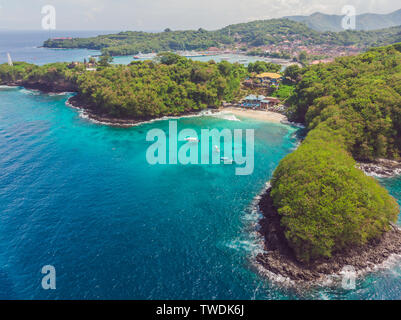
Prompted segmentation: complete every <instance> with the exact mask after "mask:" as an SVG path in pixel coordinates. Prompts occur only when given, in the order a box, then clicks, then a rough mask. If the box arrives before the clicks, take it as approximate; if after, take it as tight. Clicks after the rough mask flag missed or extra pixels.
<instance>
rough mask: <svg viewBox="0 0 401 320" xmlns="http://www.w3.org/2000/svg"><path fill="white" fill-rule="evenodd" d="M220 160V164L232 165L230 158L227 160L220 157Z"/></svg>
mask: <svg viewBox="0 0 401 320" xmlns="http://www.w3.org/2000/svg"><path fill="white" fill-rule="evenodd" d="M220 160H221V161H222V162H224V163H225V164H232V163H233V160H232V159H230V158H227V157H221V158H220Z"/></svg>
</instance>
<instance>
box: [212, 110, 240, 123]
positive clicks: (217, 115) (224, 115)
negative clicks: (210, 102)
mask: <svg viewBox="0 0 401 320" xmlns="http://www.w3.org/2000/svg"><path fill="white" fill-rule="evenodd" d="M211 115H212V116H213V117H215V118H220V119H224V120H228V121H241V120H240V119H238V118H237V117H236V116H235V115H234V114H232V113H229V112H224V111H221V112H216V113H213V114H211Z"/></svg>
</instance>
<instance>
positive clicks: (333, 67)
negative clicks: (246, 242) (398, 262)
mask: <svg viewBox="0 0 401 320" xmlns="http://www.w3.org/2000/svg"><path fill="white" fill-rule="evenodd" d="M293 71H295V72H296V71H297V70H293ZM293 77H296V78H298V79H299V82H298V84H297V86H296V89H295V93H294V95H293V96H292V98H291V103H292V106H291V109H290V117H291V120H293V121H298V122H303V123H305V124H306V126H307V129H308V130H309V133H308V135H307V138H306V140H305V141H304V142H303V143H302V145H301V146H300V147H299V148H298V149H297V150H296V151H295V152H293V153H292V154H290V155H288V156H287V157H286V158H284V159H283V160H282V161H281V162H280V164H279V166H278V168H277V169H276V171H275V173H274V176H273V179H272V191H271V195H272V199H273V202H274V206H275V207H276V208H277V210H278V213H279V215H280V217H281V224H282V226H283V227H284V233H285V237H286V239H287V240H288V243H289V245H290V247H291V248H292V249H293V250H294V253H295V255H296V257H297V259H298V260H299V261H303V262H310V261H313V260H314V259H318V258H321V257H330V256H331V255H332V254H333V253H335V252H338V251H341V250H346V249H347V248H350V247H352V246H355V245H364V244H366V243H368V242H369V241H371V240H372V239H378V238H380V237H381V235H382V234H383V233H384V232H386V231H388V230H389V229H390V223H391V222H395V221H396V220H397V216H398V214H399V208H398V205H397V203H396V202H395V200H394V199H393V198H392V197H391V196H390V195H389V194H388V192H387V191H386V190H385V189H384V188H383V187H381V186H380V185H379V183H378V182H377V181H376V180H374V179H373V178H371V177H368V176H366V175H365V174H364V173H363V172H362V171H361V170H359V169H357V168H356V162H355V160H354V159H353V157H354V158H355V159H358V160H366V159H370V160H372V159H375V158H379V157H388V158H394V159H400V151H401V44H396V45H392V46H388V47H382V48H376V49H372V50H370V51H368V52H366V53H363V54H360V55H358V56H355V57H344V58H338V59H336V61H335V62H333V63H329V64H319V65H315V66H310V67H307V68H304V69H302V70H298V74H297V75H293ZM352 156H353V157H352Z"/></svg>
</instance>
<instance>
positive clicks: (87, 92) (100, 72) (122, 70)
mask: <svg viewBox="0 0 401 320" xmlns="http://www.w3.org/2000/svg"><path fill="white" fill-rule="evenodd" d="M247 74H248V69H247V68H245V67H244V66H242V65H240V64H230V63H228V62H226V61H223V62H220V63H215V62H213V61H211V62H198V61H193V60H190V59H186V58H183V57H180V56H178V55H175V54H172V53H165V54H160V55H159V56H158V61H143V62H140V61H138V62H132V63H131V64H130V65H128V66H124V65H109V64H108V63H107V62H106V63H105V65H103V66H102V65H100V66H98V68H97V71H87V70H86V69H85V67H84V65H83V64H77V65H71V64H68V63H52V64H48V65H44V66H37V65H33V64H28V63H23V62H19V63H15V64H14V66H9V65H7V64H3V65H0V83H1V84H14V85H24V86H27V87H33V88H38V89H45V90H47V91H76V92H77V93H78V95H77V98H78V100H79V101H80V103H81V104H83V105H87V106H88V107H90V108H91V109H92V111H95V112H96V113H98V114H103V115H107V116H110V117H115V118H130V119H136V120H142V119H152V118H156V117H160V116H166V115H180V114H184V113H188V112H195V111H199V110H202V109H205V108H206V107H208V106H220V104H221V101H222V100H227V101H230V100H231V99H233V98H234V97H235V95H236V94H238V92H239V88H240V83H241V80H242V79H243V78H244V77H245V76H246V75H247Z"/></svg>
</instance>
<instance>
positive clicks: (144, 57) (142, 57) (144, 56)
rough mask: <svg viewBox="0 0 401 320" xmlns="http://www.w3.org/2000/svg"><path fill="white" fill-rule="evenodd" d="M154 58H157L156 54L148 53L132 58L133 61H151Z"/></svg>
mask: <svg viewBox="0 0 401 320" xmlns="http://www.w3.org/2000/svg"><path fill="white" fill-rule="evenodd" d="M156 56H157V54H156V53H149V54H143V53H139V54H138V55H136V56H134V59H137V60H139V59H141V60H151V59H154V58H155V57H156Z"/></svg>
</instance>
